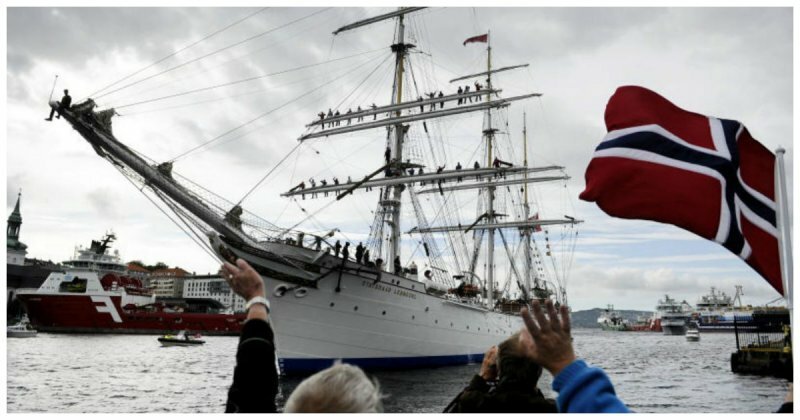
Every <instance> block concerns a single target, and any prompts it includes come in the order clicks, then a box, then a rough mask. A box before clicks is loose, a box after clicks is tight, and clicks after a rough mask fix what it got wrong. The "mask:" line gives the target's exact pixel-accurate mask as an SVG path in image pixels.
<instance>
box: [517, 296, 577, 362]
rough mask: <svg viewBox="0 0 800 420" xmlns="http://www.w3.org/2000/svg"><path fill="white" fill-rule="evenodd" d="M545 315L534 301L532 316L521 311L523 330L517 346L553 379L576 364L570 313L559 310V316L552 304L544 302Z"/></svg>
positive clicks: (526, 311)
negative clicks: (572, 364) (571, 364)
mask: <svg viewBox="0 0 800 420" xmlns="http://www.w3.org/2000/svg"><path fill="white" fill-rule="evenodd" d="M545 306H546V307H547V314H545V311H544V310H542V306H541V304H540V303H539V302H538V301H536V300H534V301H533V314H531V313H530V311H528V308H525V307H523V308H522V310H521V311H520V313H521V314H522V319H523V320H524V321H525V328H523V329H522V331H521V333H520V345H521V346H522V348H523V349H524V350H525V352H526V353H527V355H528V357H530V358H531V359H533V361H534V362H536V363H538V364H540V365H542V367H544V368H545V369H547V370H548V371H549V372H550V373H551V374H552V375H553V376H554V377H555V376H556V375H558V373H559V372H561V370H562V369H564V368H565V367H567V366H568V365H569V364H570V363H572V362H573V361H575V351H574V350H573V349H572V338H571V336H570V323H569V309H568V308H567V307H566V306H563V305H562V306H561V315H560V316H559V314H558V312H557V311H556V308H555V306H553V302H551V301H550V300H549V299H548V300H546V301H545Z"/></svg>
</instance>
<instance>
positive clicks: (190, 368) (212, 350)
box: [7, 329, 787, 413]
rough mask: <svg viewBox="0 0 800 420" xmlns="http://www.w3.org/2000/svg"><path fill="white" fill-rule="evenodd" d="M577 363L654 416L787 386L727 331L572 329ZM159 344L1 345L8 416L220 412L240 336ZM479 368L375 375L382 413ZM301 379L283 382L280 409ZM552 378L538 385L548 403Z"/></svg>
mask: <svg viewBox="0 0 800 420" xmlns="http://www.w3.org/2000/svg"><path fill="white" fill-rule="evenodd" d="M573 336H574V339H575V341H574V345H575V348H576V351H577V353H578V356H579V357H581V358H583V359H585V360H587V361H588V362H589V363H590V364H593V365H597V366H600V367H602V368H603V369H605V371H606V372H607V373H608V375H609V376H610V377H611V380H612V382H613V383H614V385H615V387H616V391H617V394H618V395H619V396H620V398H621V399H622V400H623V401H624V402H625V403H626V404H627V405H628V406H629V407H630V408H631V409H633V410H634V411H637V412H651V413H675V412H678V413H768V412H774V411H776V410H777V409H778V407H780V405H781V403H782V402H783V398H784V396H785V394H786V390H787V383H786V381H785V380H781V379H777V378H769V377H759V376H742V375H735V374H733V373H732V372H731V370H730V354H731V352H733V351H735V338H734V335H733V334H731V333H717V334H710V333H709V334H703V335H702V336H701V339H700V341H699V342H687V341H686V339H685V337H683V336H664V335H662V334H660V333H634V332H613V331H601V330H599V329H578V330H575V331H574V332H573ZM156 338H157V337H156V336H140V335H59V334H41V333H40V334H39V335H38V336H37V337H35V338H27V339H13V338H12V339H8V340H7V343H8V347H7V357H8V364H7V403H8V405H7V410H8V412H9V413H30V412H51V413H74V412H89V413H109V412H114V413H126V412H131V413H139V412H148V413H167V412H173V413H218V412H222V411H224V406H225V399H226V394H227V389H228V387H229V386H230V384H231V380H232V375H233V367H234V364H235V352H236V344H237V340H238V338H237V337H205V338H204V339H205V340H206V344H205V345H203V346H199V347H189V348H187V347H165V348H162V347H159V344H158V342H157V341H156ZM478 368H479V366H478V365H469V366H454V367H444V368H437V369H421V370H405V371H384V372H374V373H373V375H374V376H375V377H376V378H377V380H378V382H379V383H380V385H381V388H382V391H383V393H384V394H386V395H387V397H386V399H385V400H384V406H385V410H386V411H387V412H404V413H414V412H424V413H436V412H441V411H442V409H443V408H444V407H445V406H446V405H447V404H448V403H449V402H450V401H451V400H452V399H453V397H454V396H455V395H457V394H458V393H459V392H460V391H461V389H463V387H464V386H466V384H467V383H468V382H469V380H470V378H471V376H472V375H473V374H475V373H477V371H478ZM301 380H302V378H284V379H283V381H282V385H281V395H279V406H282V405H283V401H284V400H285V397H286V396H288V395H289V394H290V393H291V391H292V389H294V387H296V386H297V384H298V383H299V382H300V381H301ZM551 381H552V378H551V377H550V376H549V375H548V374H547V373H546V372H545V374H544V375H543V377H542V379H541V381H540V384H539V385H540V388H542V390H543V392H544V393H545V395H547V396H550V397H555V395H554V393H553V391H552V390H551V389H550V383H551Z"/></svg>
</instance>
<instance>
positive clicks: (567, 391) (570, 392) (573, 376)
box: [553, 360, 630, 413]
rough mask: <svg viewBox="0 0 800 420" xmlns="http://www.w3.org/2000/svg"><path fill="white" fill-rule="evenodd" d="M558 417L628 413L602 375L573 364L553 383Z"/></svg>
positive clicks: (601, 371) (579, 362)
mask: <svg viewBox="0 0 800 420" xmlns="http://www.w3.org/2000/svg"><path fill="white" fill-rule="evenodd" d="M553 391H556V392H558V398H557V399H556V404H557V405H558V412H559V413H630V410H628V407H626V406H625V404H624V403H623V402H622V401H621V400H620V399H619V398H618V397H617V394H616V393H615V392H614V386H613V385H612V384H611V380H609V379H608V376H606V374H605V372H603V370H602V369H600V368H597V367H589V366H588V365H587V364H586V362H584V361H583V360H576V361H574V362H572V363H571V364H570V365H569V366H567V367H566V368H564V370H562V371H561V372H560V373H559V374H558V376H556V377H555V378H554V379H553Z"/></svg>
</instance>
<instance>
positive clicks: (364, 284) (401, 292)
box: [361, 280, 417, 299]
mask: <svg viewBox="0 0 800 420" xmlns="http://www.w3.org/2000/svg"><path fill="white" fill-rule="evenodd" d="M361 286H362V287H368V288H370V289H375V290H380V291H382V292H386V293H390V294H393V295H397V296H402V297H405V298H409V299H416V298H417V294H416V293H412V292H408V291H405V290H402V289H396V288H393V287H389V286H386V285H383V284H380V283H373V282H371V281H367V280H362V281H361Z"/></svg>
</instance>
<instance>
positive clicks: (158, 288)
mask: <svg viewBox="0 0 800 420" xmlns="http://www.w3.org/2000/svg"><path fill="white" fill-rule="evenodd" d="M187 274H189V273H188V272H186V271H185V270H183V269H182V268H180V267H175V268H162V269H158V270H154V271H153V272H151V273H150V287H151V288H152V289H153V293H155V295H156V297H157V298H182V297H183V282H184V277H186V275H187Z"/></svg>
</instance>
